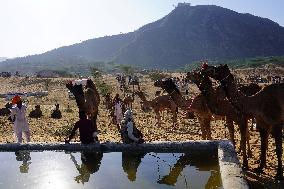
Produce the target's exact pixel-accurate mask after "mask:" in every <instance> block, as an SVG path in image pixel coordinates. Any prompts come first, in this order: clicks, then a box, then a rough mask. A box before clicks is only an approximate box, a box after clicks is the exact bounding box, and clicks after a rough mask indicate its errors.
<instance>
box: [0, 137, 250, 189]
mask: <svg viewBox="0 0 284 189" xmlns="http://www.w3.org/2000/svg"><path fill="white" fill-rule="evenodd" d="M18 150H30V151H44V150H52V151H102V152H122V151H129V150H130V151H144V152H190V153H191V154H193V155H199V156H203V155H218V160H219V167H220V173H221V178H222V184H223V188H224V189H229V188H234V189H247V188H249V187H248V184H247V182H246V180H245V179H244V176H243V172H242V169H241V167H240V163H239V160H238V158H237V155H236V152H235V150H234V147H233V145H232V143H231V142H229V141H226V140H219V141H186V142H178V141H177V142H168V141H167V142H151V143H145V144H122V143H114V142H107V143H100V144H99V143H97V144H90V145H82V144H80V143H71V144H64V143H29V144H17V143H8V144H0V151H18Z"/></svg>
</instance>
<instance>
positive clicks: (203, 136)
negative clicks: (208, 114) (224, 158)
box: [197, 117, 206, 140]
mask: <svg viewBox="0 0 284 189" xmlns="http://www.w3.org/2000/svg"><path fill="white" fill-rule="evenodd" d="M197 119H198V122H199V124H200V128H201V137H202V140H206V130H205V121H204V119H205V118H200V117H197Z"/></svg>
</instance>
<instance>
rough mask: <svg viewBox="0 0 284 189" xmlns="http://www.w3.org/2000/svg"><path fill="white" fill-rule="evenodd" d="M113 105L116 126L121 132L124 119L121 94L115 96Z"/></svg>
mask: <svg viewBox="0 0 284 189" xmlns="http://www.w3.org/2000/svg"><path fill="white" fill-rule="evenodd" d="M113 104H114V116H115V121H116V126H117V129H118V131H120V122H121V120H122V118H123V113H122V100H121V98H120V97H119V94H116V95H115V98H114V100H113Z"/></svg>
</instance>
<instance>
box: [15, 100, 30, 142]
mask: <svg viewBox="0 0 284 189" xmlns="http://www.w3.org/2000/svg"><path fill="white" fill-rule="evenodd" d="M12 104H13V106H12V108H11V115H10V120H11V121H12V122H13V123H14V126H13V130H14V133H15V136H16V138H17V142H18V143H22V141H23V138H22V134H23V133H24V135H25V138H26V142H30V140H31V138H30V136H31V134H30V128H29V124H28V121H27V118H26V111H27V107H26V105H25V104H23V103H22V99H21V97H20V96H18V95H16V96H15V97H14V98H13V99H12Z"/></svg>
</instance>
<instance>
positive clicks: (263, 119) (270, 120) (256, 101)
mask: <svg viewBox="0 0 284 189" xmlns="http://www.w3.org/2000/svg"><path fill="white" fill-rule="evenodd" d="M202 73H203V74H204V75H208V76H209V77H212V78H213V79H215V80H218V81H219V82H220V83H221V86H222V88H223V89H224V91H225V93H226V96H227V97H228V99H229V101H230V102H231V103H232V105H233V107H234V108H235V110H236V111H237V112H238V114H239V116H240V117H243V116H245V115H246V114H251V115H253V116H254V117H256V119H257V128H258V130H259V132H260V137H261V155H260V165H259V167H258V169H257V171H260V172H261V171H262V170H263V168H264V167H265V166H266V150H267V146H268V135H269V133H270V132H271V133H272V135H273V137H274V138H275V144H276V155H277V159H278V166H277V174H276V178H277V179H281V180H282V179H283V167H282V151H283V150H282V125H283V124H284V98H283V94H284V83H281V84H271V85H269V86H266V87H264V88H263V89H262V90H261V91H259V92H258V93H257V94H255V95H253V96H246V95H245V94H243V93H242V92H240V91H239V90H238V89H237V86H236V82H235V79H234V76H233V75H232V74H231V72H230V69H229V67H228V66H227V65H220V66H216V67H214V66H208V65H207V64H206V65H203V68H202ZM246 130H247V128H246V127H242V128H241V133H242V135H241V137H242V139H241V141H242V142H244V141H245V140H246V135H245V133H246ZM242 147H243V148H244V149H243V152H245V148H246V146H245V144H242ZM244 154H245V153H244ZM243 166H244V167H245V168H248V161H247V158H246V154H245V156H244V158H243Z"/></svg>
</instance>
